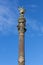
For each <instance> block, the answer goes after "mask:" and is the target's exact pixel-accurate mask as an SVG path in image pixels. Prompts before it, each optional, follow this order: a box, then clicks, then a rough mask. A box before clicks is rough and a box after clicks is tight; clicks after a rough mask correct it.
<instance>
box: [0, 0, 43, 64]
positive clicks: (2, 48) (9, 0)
mask: <svg viewBox="0 0 43 65" xmlns="http://www.w3.org/2000/svg"><path fill="white" fill-rule="evenodd" d="M18 7H24V8H25V10H26V12H25V18H26V28H27V31H26V33H25V59H26V61H25V65H43V0H0V65H18V44H19V43H18V30H17V27H16V26H17V23H18V17H19V11H18Z"/></svg>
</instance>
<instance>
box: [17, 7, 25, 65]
mask: <svg viewBox="0 0 43 65" xmlns="http://www.w3.org/2000/svg"><path fill="white" fill-rule="evenodd" d="M19 11H20V17H19V19H18V26H17V27H18V32H19V58H18V64H19V65H25V48H24V46H25V44H24V35H25V31H26V29H25V23H26V20H25V18H24V11H25V10H24V9H23V8H19Z"/></svg>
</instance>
